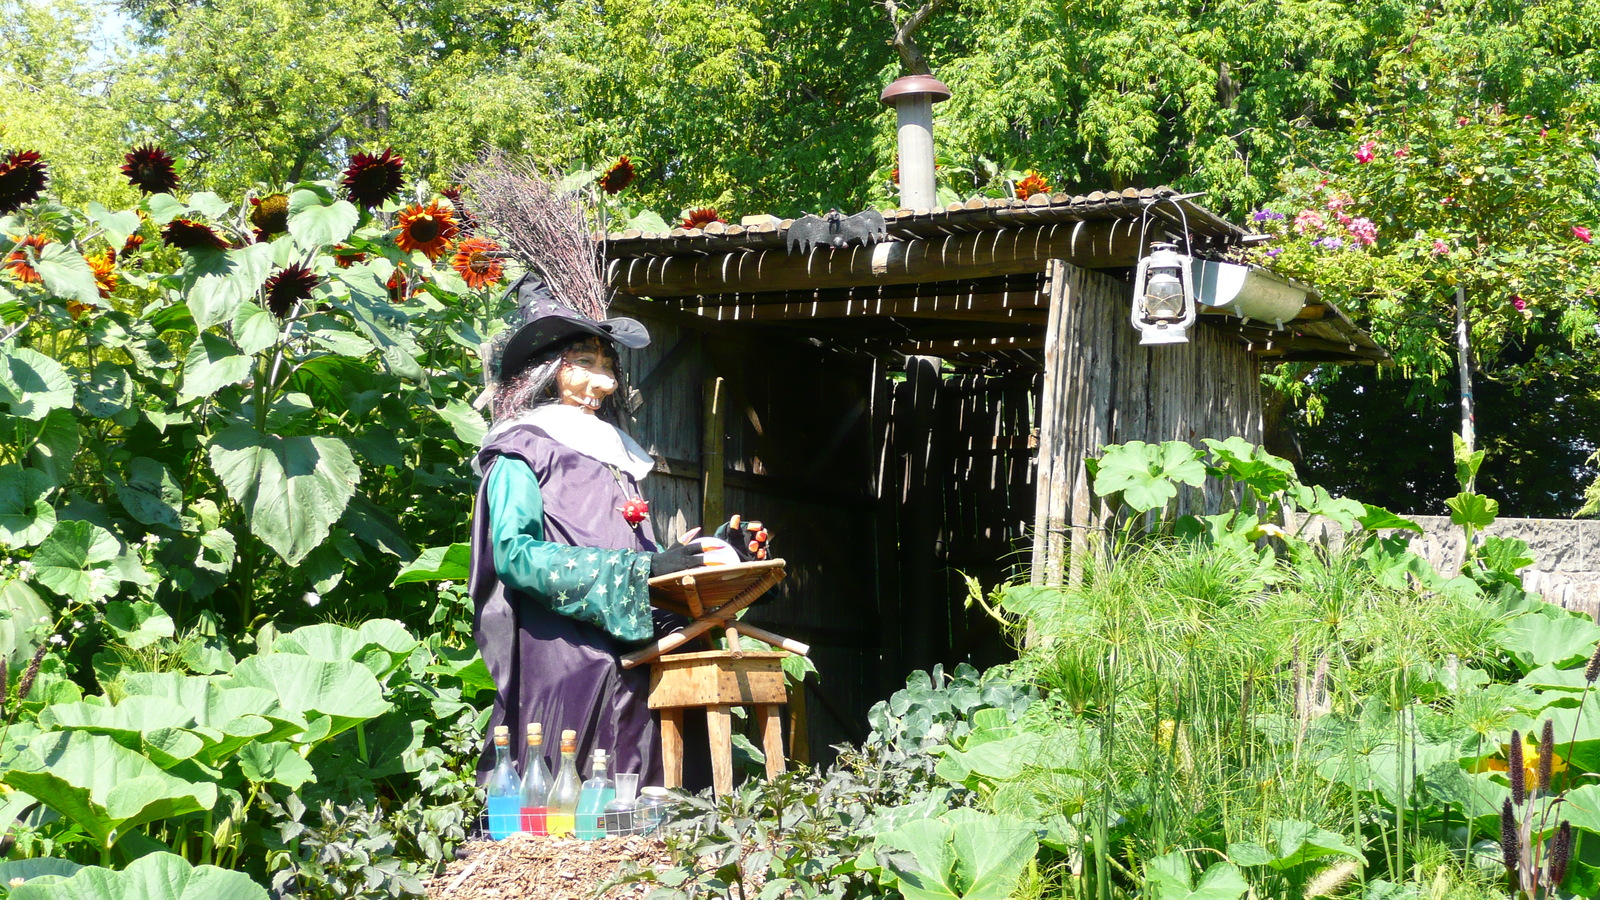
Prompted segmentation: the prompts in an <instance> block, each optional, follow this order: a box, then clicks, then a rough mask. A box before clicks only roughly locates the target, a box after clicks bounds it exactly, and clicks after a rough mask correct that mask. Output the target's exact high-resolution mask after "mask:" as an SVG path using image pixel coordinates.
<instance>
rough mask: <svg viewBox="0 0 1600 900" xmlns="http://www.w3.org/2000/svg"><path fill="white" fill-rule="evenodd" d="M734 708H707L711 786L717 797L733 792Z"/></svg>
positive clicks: (726, 706)
mask: <svg viewBox="0 0 1600 900" xmlns="http://www.w3.org/2000/svg"><path fill="white" fill-rule="evenodd" d="M732 711H733V707H731V706H728V705H726V704H718V705H716V706H708V707H706V731H707V732H708V733H709V735H710V737H711V786H712V787H713V788H714V789H715V790H716V792H717V796H719V797H726V796H727V795H728V794H730V793H732V792H733V712H732Z"/></svg>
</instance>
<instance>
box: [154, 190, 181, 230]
mask: <svg viewBox="0 0 1600 900" xmlns="http://www.w3.org/2000/svg"><path fill="white" fill-rule="evenodd" d="M144 208H145V211H146V212H148V213H149V214H150V221H152V222H154V223H156V224H157V225H165V224H167V223H168V222H171V221H172V220H173V219H176V218H177V217H179V216H181V215H183V214H184V213H186V212H188V211H189V207H188V206H187V205H186V204H184V202H183V201H181V200H179V199H178V198H176V197H174V196H172V195H171V194H151V195H150V196H148V197H146V198H145V200H144Z"/></svg>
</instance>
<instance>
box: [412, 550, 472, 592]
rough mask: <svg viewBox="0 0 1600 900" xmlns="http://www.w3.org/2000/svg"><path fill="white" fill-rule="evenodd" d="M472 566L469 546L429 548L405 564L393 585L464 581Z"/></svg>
mask: <svg viewBox="0 0 1600 900" xmlns="http://www.w3.org/2000/svg"><path fill="white" fill-rule="evenodd" d="M471 565H472V546H471V545H470V544H451V545H450V546H448V547H429V548H428V549H426V550H424V551H422V553H421V554H419V555H418V556H417V558H416V559H414V560H412V561H411V562H409V563H407V564H406V567H405V568H403V569H401V570H400V574H398V575H396V576H395V577H394V584H396V585H401V584H410V583H412V582H413V581H466V580H467V575H468V574H469V573H470V571H471V570H470V567H471Z"/></svg>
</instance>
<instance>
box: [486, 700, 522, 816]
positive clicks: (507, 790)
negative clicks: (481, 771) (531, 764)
mask: <svg viewBox="0 0 1600 900" xmlns="http://www.w3.org/2000/svg"><path fill="white" fill-rule="evenodd" d="M494 755H495V763H494V771H492V772H490V773H489V783H488V785H487V786H486V788H487V793H488V795H489V837H491V838H493V839H494V840H497V841H500V840H505V839H506V838H508V837H510V836H511V835H512V834H514V833H516V832H518V831H521V830H522V780H521V779H519V778H518V777H517V767H516V766H515V765H512V763H511V729H509V728H507V727H506V726H504V725H496V726H495V729H494Z"/></svg>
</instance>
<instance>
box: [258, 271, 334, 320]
mask: <svg viewBox="0 0 1600 900" xmlns="http://www.w3.org/2000/svg"><path fill="white" fill-rule="evenodd" d="M321 281H322V279H320V278H318V277H317V275H316V273H315V272H313V271H311V270H310V269H308V268H306V267H305V266H302V265H300V264H299V263H294V264H293V265H290V266H287V267H285V268H283V269H280V270H278V271H277V272H274V273H273V274H272V277H271V278H268V279H267V283H266V285H265V287H264V288H263V289H264V290H265V291H266V292H267V309H269V310H271V311H272V314H273V315H275V316H277V317H278V318H280V319H287V318H288V317H289V313H290V312H291V311H292V310H293V309H294V305H295V304H296V303H300V302H304V301H306V300H310V299H311V292H312V291H313V290H315V289H316V287H317V285H318V284H319V283H321Z"/></svg>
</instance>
